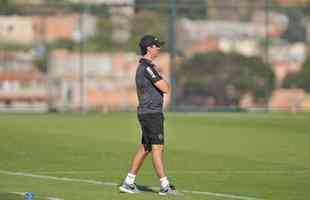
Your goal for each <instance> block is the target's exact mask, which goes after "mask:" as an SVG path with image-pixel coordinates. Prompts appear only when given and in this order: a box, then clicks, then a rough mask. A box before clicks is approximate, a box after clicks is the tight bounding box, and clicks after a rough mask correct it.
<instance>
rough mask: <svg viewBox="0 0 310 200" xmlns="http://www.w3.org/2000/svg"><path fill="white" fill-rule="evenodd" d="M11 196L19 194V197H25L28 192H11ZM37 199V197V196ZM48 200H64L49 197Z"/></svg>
mask: <svg viewBox="0 0 310 200" xmlns="http://www.w3.org/2000/svg"><path fill="white" fill-rule="evenodd" d="M9 193H11V194H17V195H19V196H25V195H26V192H9ZM36 198H37V196H36ZM47 200H64V199H61V198H58V197H47Z"/></svg>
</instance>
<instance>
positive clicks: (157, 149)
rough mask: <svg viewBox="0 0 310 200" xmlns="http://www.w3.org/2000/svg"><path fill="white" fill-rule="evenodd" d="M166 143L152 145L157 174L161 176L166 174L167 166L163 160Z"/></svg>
mask: <svg viewBox="0 0 310 200" xmlns="http://www.w3.org/2000/svg"><path fill="white" fill-rule="evenodd" d="M163 151H164V145H162V144H153V145H152V160H153V166H154V169H155V171H156V174H157V176H158V177H159V178H163V177H165V176H166V172H165V166H164V161H163Z"/></svg>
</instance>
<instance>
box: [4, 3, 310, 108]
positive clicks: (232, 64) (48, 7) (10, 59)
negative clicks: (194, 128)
mask: <svg viewBox="0 0 310 200" xmlns="http://www.w3.org/2000/svg"><path fill="white" fill-rule="evenodd" d="M59 2H60V3H55V1H36V4H31V3H30V2H29V1H28V2H26V3H24V2H23V1H16V2H15V3H10V1H6V4H5V3H3V4H2V5H1V8H0V110H2V111H37V112H42V111H92V110H95V111H116V110H122V111H123V110H135V109H136V106H137V97H136V92H135V85H134V83H135V81H134V76H135V69H136V66H137V63H138V60H139V57H140V52H139V49H138V42H139V40H140V38H141V37H142V36H143V35H145V34H153V35H156V36H158V37H159V38H161V39H162V40H165V41H166V45H165V47H164V48H162V53H161V54H160V55H159V56H158V58H157V59H156V61H155V62H156V64H158V66H159V71H160V72H161V74H163V76H164V77H165V78H166V79H168V80H169V81H170V83H171V85H172V88H173V90H172V94H171V95H169V96H167V97H165V98H166V99H165V100H166V109H169V110H173V111H242V110H245V111H251V110H264V111H266V110H290V111H304V110H309V104H310V103H309V94H308V92H309V90H310V84H309V81H308V79H307V77H306V75H307V73H308V72H309V70H308V68H310V66H308V65H309V64H307V63H309V62H307V59H309V57H307V49H309V39H310V14H309V13H310V9H309V7H310V6H309V4H307V3H302V4H298V2H297V1H296V2H295V4H289V1H281V0H278V1H268V0H266V1H253V0H252V1H250V0H234V1H224V0H217V1H215V0H195V1H190V2H189V1H186V0H170V1H164V0H159V1H156V2H154V1H150V0H136V1H134V0H126V1H105V0H102V1H100V3H91V2H90V1H85V2H87V3H83V1H77V2H76V1H73V2H69V1H59ZM94 2H95V1H94ZM98 2H99V1H98ZM292 2H293V1H292ZM308 75H309V74H308ZM292 76H293V77H292ZM294 78H295V79H294Z"/></svg>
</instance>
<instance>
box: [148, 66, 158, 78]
mask: <svg viewBox="0 0 310 200" xmlns="http://www.w3.org/2000/svg"><path fill="white" fill-rule="evenodd" d="M146 71H147V72H148V73H149V74H150V75H151V77H152V78H156V75H155V74H154V72H153V71H152V69H151V68H150V67H147V68H146Z"/></svg>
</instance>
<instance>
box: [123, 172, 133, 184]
mask: <svg viewBox="0 0 310 200" xmlns="http://www.w3.org/2000/svg"><path fill="white" fill-rule="evenodd" d="M135 178H136V175H134V174H132V173H128V174H127V176H126V178H125V183H127V184H129V185H131V184H133V183H134V182H135Z"/></svg>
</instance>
